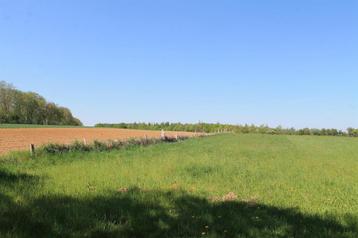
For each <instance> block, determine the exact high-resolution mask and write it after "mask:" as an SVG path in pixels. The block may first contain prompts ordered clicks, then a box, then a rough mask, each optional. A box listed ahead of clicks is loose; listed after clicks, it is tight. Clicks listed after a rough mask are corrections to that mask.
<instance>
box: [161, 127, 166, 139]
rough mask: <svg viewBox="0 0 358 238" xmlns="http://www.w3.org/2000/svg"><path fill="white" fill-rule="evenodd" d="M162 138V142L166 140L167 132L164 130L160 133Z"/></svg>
mask: <svg viewBox="0 0 358 238" xmlns="http://www.w3.org/2000/svg"><path fill="white" fill-rule="evenodd" d="M160 138H161V139H162V140H165V131H164V130H163V129H162V131H161V132H160Z"/></svg>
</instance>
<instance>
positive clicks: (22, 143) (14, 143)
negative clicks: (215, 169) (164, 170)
mask: <svg viewBox="0 0 358 238" xmlns="http://www.w3.org/2000/svg"><path fill="white" fill-rule="evenodd" d="M166 134H167V135H168V136H175V135H176V134H178V135H179V136H191V135H194V134H193V133H189V132H166ZM146 135H147V136H148V137H151V138H159V137H160V132H159V131H146V130H127V129H108V128H11V129H10V128H7V129H0V154H4V153H6V152H10V151H16V150H26V149H28V148H29V144H35V145H36V146H40V145H43V144H48V143H71V142H73V141H75V140H79V141H83V139H85V140H86V141H87V142H88V143H90V142H92V141H94V140H110V139H113V140H114V139H129V138H143V137H145V136H146Z"/></svg>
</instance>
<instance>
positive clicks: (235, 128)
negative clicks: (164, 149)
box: [95, 122, 358, 137]
mask: <svg viewBox="0 0 358 238" xmlns="http://www.w3.org/2000/svg"><path fill="white" fill-rule="evenodd" d="M95 127H109V128H122V129H138V130H162V129H163V130H167V131H188V132H205V133H218V132H219V133H220V132H234V133H244V134H245V133H256V134H271V135H317V136H352V137H358V129H354V128H348V129H347V131H342V130H337V129H315V128H303V129H295V128H283V127H281V126H279V127H276V128H272V127H269V126H267V125H261V126H256V125H247V124H246V125H230V124H219V123H195V124H193V123H170V122H163V123H136V122H135V123H117V124H108V123H99V124H96V125H95Z"/></svg>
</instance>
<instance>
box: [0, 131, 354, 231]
mask: <svg viewBox="0 0 358 238" xmlns="http://www.w3.org/2000/svg"><path fill="white" fill-rule="evenodd" d="M0 237H250V238H264V237H280V238H282V237H315V238H316V237H332V238H333V237H352V238H353V237H358V139H354V138H342V137H311V136H270V135H219V136H212V137H206V138H198V139H190V140H187V141H184V142H180V143H173V144H158V145H153V146H149V147H145V148H131V149H127V150H122V151H111V152H90V153H83V154H80V153H69V154H63V155H58V156H50V155H49V156H41V157H40V158H36V159H27V158H26V156H25V155H23V156H21V155H17V156H16V157H15V158H13V159H6V160H5V159H3V160H2V162H1V163H0Z"/></svg>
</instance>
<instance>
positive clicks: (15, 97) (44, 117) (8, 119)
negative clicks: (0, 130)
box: [0, 81, 82, 126]
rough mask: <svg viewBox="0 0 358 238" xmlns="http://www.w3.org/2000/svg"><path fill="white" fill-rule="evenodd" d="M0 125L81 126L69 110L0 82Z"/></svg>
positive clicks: (35, 94) (32, 93)
mask: <svg viewBox="0 0 358 238" xmlns="http://www.w3.org/2000/svg"><path fill="white" fill-rule="evenodd" d="M0 123H23V124H44V125H48V124H50V125H75V126H78V125H82V123H81V121H80V120H78V119H77V118H75V117H73V116H72V113H71V111H70V110H69V109H67V108H64V107H58V106H57V105H56V104H54V103H48V102H47V101H46V100H45V98H43V97H42V96H40V95H39V94H37V93H34V92H21V91H19V90H17V89H16V88H14V87H13V86H12V85H11V84H8V83H6V82H4V81H0Z"/></svg>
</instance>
